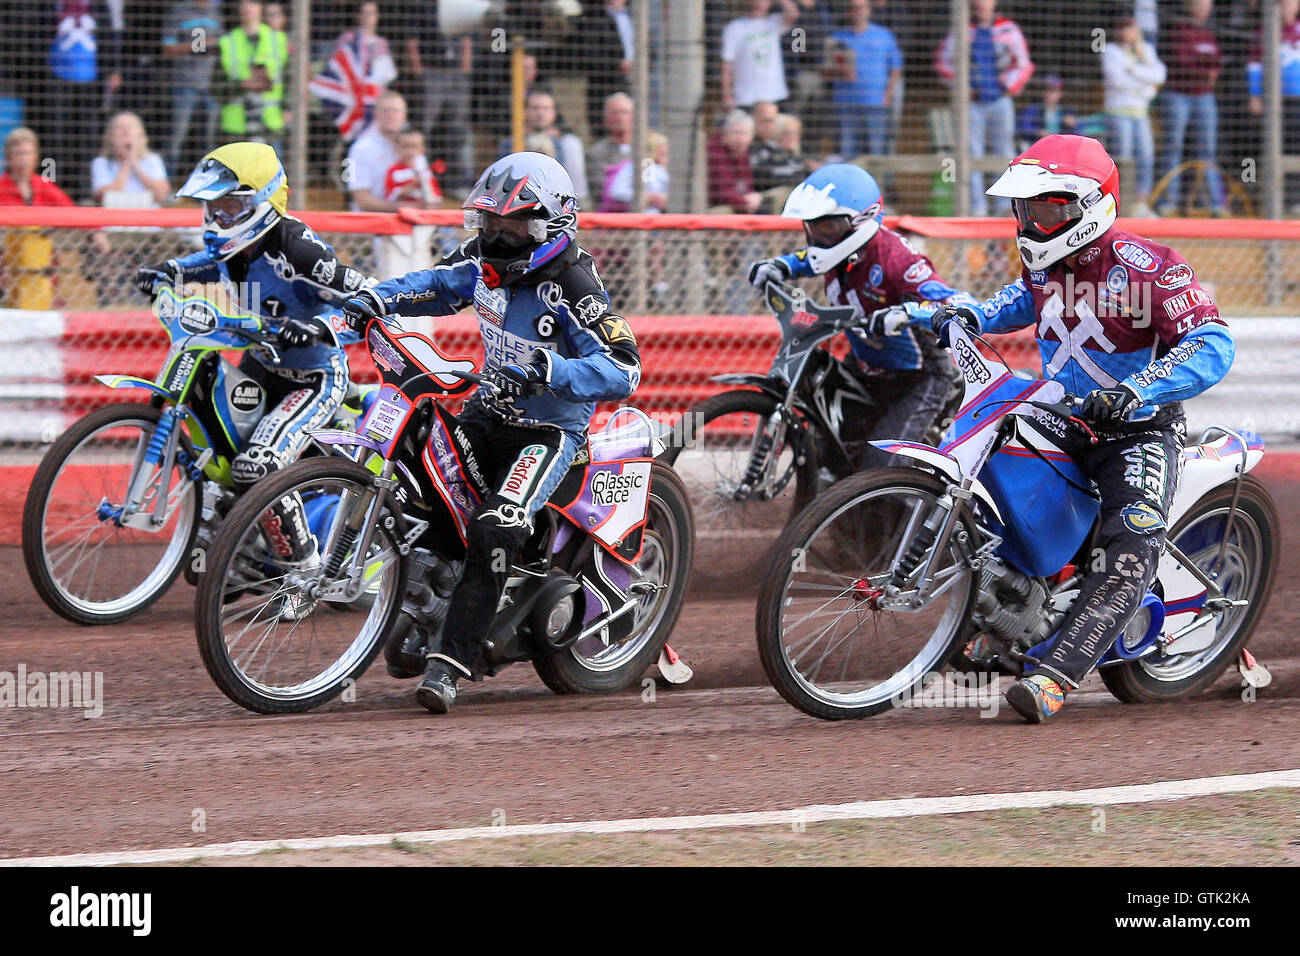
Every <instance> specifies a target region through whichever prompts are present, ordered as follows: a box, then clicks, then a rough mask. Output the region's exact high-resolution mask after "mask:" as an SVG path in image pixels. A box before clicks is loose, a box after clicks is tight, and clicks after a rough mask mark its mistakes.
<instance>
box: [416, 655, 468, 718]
mask: <svg viewBox="0 0 1300 956" xmlns="http://www.w3.org/2000/svg"><path fill="white" fill-rule="evenodd" d="M469 676H470V672H469V668H467V667H465V665H463V664H461V663H459V662H458V661H456V660H455V659H454V658H451V657H448V656H447V655H446V654H430V655H429V660H428V664H427V665H426V666H425V668H424V677H423V678H421V680H420V686H419V687H417V688H416V689H415V699H416V701H417V702H418V703H419V705H420V706H421V707H423V708H424V709H425V710H429V711H432V712H433V713H435V714H445V713H447V711H449V710H451V708H452V705H453V704H455V703H456V681H457V680H459V679H460V678H462V677H469Z"/></svg>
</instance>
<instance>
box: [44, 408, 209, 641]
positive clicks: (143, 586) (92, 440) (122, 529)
mask: <svg viewBox="0 0 1300 956" xmlns="http://www.w3.org/2000/svg"><path fill="white" fill-rule="evenodd" d="M161 414H162V411H161V409H158V408H155V407H153V406H152V405H144V404H137V403H130V404H121V405H108V406H105V407H104V408H100V409H97V410H96V411H93V412H91V413H90V414H89V415H87V416H85V417H84V418H82V419H80V420H79V421H77V422H76V423H75V424H73V426H72V427H71V428H69V429H68V430H67V431H66V432H64V433H63V434H62V435H60V436H59V438H58V440H57V441H55V442H54V444H53V445H51V446H50V449H49V451H48V452H46V453H45V457H44V458H43V459H42V460H41V464H40V466H39V467H38V468H37V469H36V474H35V476H34V477H33V478H32V484H31V487H30V488H29V489H28V491H27V501H26V503H25V504H24V506H23V532H22V537H23V560H24V562H25V563H26V565H27V575H28V577H30V578H31V581H32V585H33V586H34V587H35V588H36V593H37V594H39V595H40V596H41V600H43V601H44V602H45V603H46V604H47V605H48V606H49V608H50V610H52V611H54V612H55V613H56V614H58V615H60V616H61V617H64V618H66V619H67V620H69V621H74V622H75V623H77V624H116V623H118V622H119V621H124V620H126V619H127V618H129V617H131V616H132V615H133V614H138V613H139V612H140V611H142V610H144V609H145V608H147V607H148V606H149V605H151V604H152V603H153V602H154V601H156V600H158V599H159V598H160V597H162V596H163V594H165V593H166V592H167V589H168V588H169V587H171V585H172V582H173V581H175V580H176V576H177V575H178V574H180V572H181V568H182V567H183V565H184V563H185V561H186V559H187V558H188V557H189V555H190V550H191V548H192V547H193V543H194V535H195V532H196V531H197V530H198V526H199V513H198V512H199V500H198V498H199V496H198V493H197V486H196V485H195V483H194V482H193V481H191V480H190V479H189V476H188V475H186V474H184V472H183V471H182V469H181V468H180V467H179V466H177V467H173V468H172V469H171V473H170V474H167V475H164V474H162V473H161V469H159V468H157V467H151V466H149V465H147V464H145V463H144V461H143V458H144V450H145V447H146V446H147V445H148V443H149V440H150V439H151V438H152V437H153V434H154V429H155V428H156V427H157V425H158V420H159V417H160V416H161ZM181 447H183V448H186V449H187V450H189V451H190V454H191V455H192V454H193V452H192V450H190V449H189V445H188V442H187V441H186V440H185V439H184V438H183V437H182V439H181ZM137 462H139V467H140V468H141V469H143V470H144V471H145V476H144V477H145V483H144V485H143V487H144V488H145V489H146V491H145V500H144V501H143V502H142V507H141V508H140V511H139V512H137V518H138V517H139V516H140V515H144V514H145V513H152V512H153V511H154V506H155V505H156V504H157V503H158V502H159V501H160V500H161V501H166V502H167V504H166V505H165V506H164V514H165V515H166V518H165V520H164V521H163V522H162V524H160V525H157V526H152V525H150V526H149V527H134V528H133V527H127V526H125V525H122V524H119V523H118V520H117V518H119V517H120V514H121V507H122V505H123V504H124V503H125V501H126V496H127V490H128V488H127V486H128V484H129V482H130V478H131V473H132V469H133V468H134V467H135V466H136V463H137Z"/></svg>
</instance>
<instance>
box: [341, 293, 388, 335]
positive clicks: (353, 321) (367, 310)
mask: <svg viewBox="0 0 1300 956" xmlns="http://www.w3.org/2000/svg"><path fill="white" fill-rule="evenodd" d="M377 318H379V310H378V309H376V308H375V297H374V296H373V295H371V294H370V293H365V294H362V293H358V294H357V295H354V296H353V297H352V298H350V299H348V300H347V301H346V302H344V303H343V321H345V322H347V324H348V328H350V329H351V330H352V331H353V332H363V331H364V330H365V328H366V323H367V322H369V321H370V320H371V319H377Z"/></svg>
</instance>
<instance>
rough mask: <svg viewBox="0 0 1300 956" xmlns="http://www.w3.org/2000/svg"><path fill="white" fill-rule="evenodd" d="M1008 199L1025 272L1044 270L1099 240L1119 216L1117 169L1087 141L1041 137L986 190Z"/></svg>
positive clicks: (1059, 135) (1100, 149) (1083, 138)
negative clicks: (1014, 220)
mask: <svg viewBox="0 0 1300 956" xmlns="http://www.w3.org/2000/svg"><path fill="white" fill-rule="evenodd" d="M988 194H989V195H990V196H1001V197H1003V198H1006V199H1010V200H1011V211H1012V213H1013V214H1014V215H1015V217H1016V227H1017V229H1016V245H1017V246H1018V247H1019V248H1020V258H1021V259H1023V260H1024V263H1025V265H1026V266H1028V267H1029V268H1030V269H1046V268H1048V267H1050V266H1052V265H1055V264H1056V263H1058V262H1060V261H1061V260H1062V259H1064V258H1065V257H1066V256H1068V255H1072V254H1073V253H1075V252H1077V251H1079V250H1081V249H1083V248H1084V247H1085V246H1087V245H1089V244H1090V243H1092V242H1093V241H1095V240H1096V239H1099V238H1100V237H1101V235H1102V233H1104V232H1105V231H1106V230H1107V229H1109V228H1110V227H1111V226H1112V225H1113V224H1114V222H1115V217H1116V216H1117V215H1119V170H1118V169H1117V168H1116V167H1115V160H1113V159H1111V158H1110V154H1109V153H1107V152H1106V148H1105V147H1104V146H1102V145H1101V143H1099V142H1097V141H1096V140H1095V139H1091V138H1090V137H1087V136H1070V135H1066V134H1063V133H1056V134H1053V135H1051V136H1044V137H1043V138H1042V139H1040V140H1039V141H1038V142H1036V143H1035V144H1034V145H1033V146H1030V147H1029V148H1028V149H1027V150H1025V151H1024V152H1023V153H1021V154H1020V155H1019V156H1017V157H1016V158H1015V159H1013V160H1012V161H1011V164H1010V165H1009V166H1008V167H1007V171H1006V172H1005V173H1003V174H1002V175H1001V176H1000V177H998V181H997V182H995V183H994V184H993V185H992V186H990V187H989V189H988Z"/></svg>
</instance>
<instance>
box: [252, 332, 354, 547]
mask: <svg viewBox="0 0 1300 956" xmlns="http://www.w3.org/2000/svg"><path fill="white" fill-rule="evenodd" d="M275 377H276V378H277V379H281V380H282V382H281V383H277V384H279V385H280V389H283V388H286V387H287V388H288V389H289V391H288V393H287V394H285V395H284V397H283V398H281V399H280V400H279V402H278V403H277V404H276V405H275V407H274V408H272V409H271V410H270V411H269V412H268V413H267V414H266V416H265V417H264V418H263V419H262V420H261V421H260V422H258V424H257V427H256V428H255V429H253V433H252V435H250V436H249V439H248V442H247V443H246V444H245V446H244V448H243V450H242V451H240V453H239V454H238V455H236V456H235V459H234V461H233V462H231V466H230V477H231V480H232V481H233V482H234V485H235V490H236V492H238V493H243V492H244V491H246V490H247V489H248V488H250V487H252V486H253V485H254V484H255V483H256V482H258V481H260V480H261V479H263V478H265V477H266V476H267V475H269V474H271V473H272V472H274V471H278V470H279V469H280V468H283V467H284V466H285V465H287V464H289V463H290V462H292V461H294V460H295V459H296V458H297V457H298V455H299V454H300V453H301V452H302V449H303V446H304V445H306V444H307V442H308V441H309V440H310V438H311V436H310V435H308V434H307V432H308V430H310V429H314V428H324V427H325V426H327V425H328V424H329V423H330V422H331V421H332V420H333V418H334V415H335V414H336V413H337V412H338V409H339V406H340V405H342V403H343V395H344V392H345V391H346V389H347V383H348V375H347V368H346V366H345V365H344V360H343V358H342V356H341V355H340V356H335V357H334V358H332V359H331V361H330V365H329V366H328V367H326V368H324V369H312V370H305V371H294V370H277V372H276V375H275ZM262 531H263V533H264V534H265V535H266V538H267V540H268V542H269V543H270V545H271V547H272V548H273V549H274V551H275V555H276V557H277V558H279V559H281V560H283V561H285V562H286V563H297V562H300V561H303V560H307V559H309V558H311V557H313V556H314V555H315V553H316V544H317V542H316V539H315V537H314V536H313V535H312V533H311V530H310V529H309V528H308V527H307V516H306V514H305V512H304V511H303V507H302V502H301V501H299V500H298V498H297V496H293V497H287V498H282V499H280V500H279V501H278V502H276V504H275V505H273V506H272V507H271V509H270V510H269V511H268V512H267V513H266V514H265V515H263V517H262Z"/></svg>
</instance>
